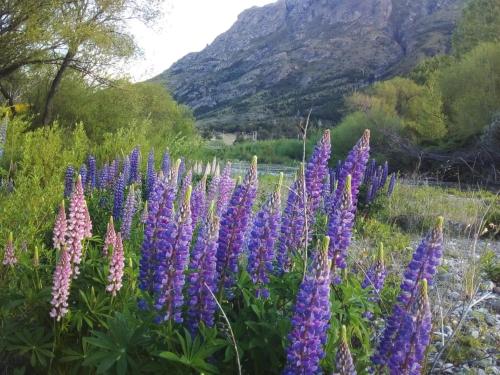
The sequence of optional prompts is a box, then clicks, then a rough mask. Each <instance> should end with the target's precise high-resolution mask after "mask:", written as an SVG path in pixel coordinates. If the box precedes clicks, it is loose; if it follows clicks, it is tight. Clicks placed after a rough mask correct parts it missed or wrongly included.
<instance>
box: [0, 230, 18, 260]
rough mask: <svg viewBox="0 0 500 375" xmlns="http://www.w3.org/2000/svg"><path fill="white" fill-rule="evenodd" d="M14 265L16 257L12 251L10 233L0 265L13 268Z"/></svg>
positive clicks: (12, 241)
mask: <svg viewBox="0 0 500 375" xmlns="http://www.w3.org/2000/svg"><path fill="white" fill-rule="evenodd" d="M16 263H17V257H16V253H15V250H14V236H13V235H12V232H10V233H9V238H8V239H7V243H6V244H5V251H4V254H3V261H2V264H3V265H4V266H14V265H15V264H16Z"/></svg>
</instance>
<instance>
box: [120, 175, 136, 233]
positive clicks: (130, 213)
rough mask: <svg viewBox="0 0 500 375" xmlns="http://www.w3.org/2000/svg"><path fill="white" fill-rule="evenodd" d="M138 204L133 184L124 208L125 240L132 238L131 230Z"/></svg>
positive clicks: (122, 227) (122, 228)
mask: <svg viewBox="0 0 500 375" xmlns="http://www.w3.org/2000/svg"><path fill="white" fill-rule="evenodd" d="M136 205H137V201H136V197H135V191H134V186H133V185H132V186H131V187H130V189H129V191H128V195H127V200H126V202H125V207H124V208H123V220H122V225H121V233H122V236H123V239H124V240H128V239H129V238H130V230H131V229H132V221H133V219H134V215H135V211H136Z"/></svg>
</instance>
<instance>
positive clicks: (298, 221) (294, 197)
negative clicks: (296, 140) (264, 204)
mask: <svg viewBox="0 0 500 375" xmlns="http://www.w3.org/2000/svg"><path fill="white" fill-rule="evenodd" d="M303 191H304V165H303V164H301V165H300V168H299V170H298V171H297V177H296V179H295V182H294V183H293V185H292V186H291V188H290V191H289V192H288V198H287V201H286V206H285V210H284V212H283V215H282V217H281V228H280V236H279V239H278V248H277V254H276V260H277V270H278V273H283V272H289V271H290V270H291V269H292V257H293V255H294V254H295V253H297V252H298V251H299V250H300V248H302V247H303V246H304V240H305V223H304V222H305V220H304V195H303Z"/></svg>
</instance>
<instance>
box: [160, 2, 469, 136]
mask: <svg viewBox="0 0 500 375" xmlns="http://www.w3.org/2000/svg"><path fill="white" fill-rule="evenodd" d="M463 2H464V0H413V1H411V0H279V1H277V2H275V3H273V4H270V5H266V6H263V7H253V8H250V9H248V10H245V11H244V12H243V13H241V14H240V15H239V17H238V20H237V21H236V23H235V24H234V25H233V26H232V27H231V28H230V29H229V30H228V31H227V32H225V33H224V34H222V35H220V36H219V37H217V38H216V39H215V40H214V42H213V43H212V44H210V45H209V46H207V47H206V48H205V49H204V50H202V51H201V52H197V53H191V54H189V55H187V56H185V57H184V58H182V59H181V60H179V61H178V62H176V63H175V64H173V65H172V67H171V68H170V69H168V70H166V71H165V72H163V73H162V74H160V75H159V76H158V77H156V78H154V80H155V81H158V82H161V83H164V84H165V85H166V86H167V88H168V89H169V90H171V91H172V93H173V95H174V97H175V99H176V100H178V101H179V102H181V103H183V104H187V105H188V106H189V107H191V108H192V109H193V111H194V114H195V116H196V118H197V121H198V123H199V125H200V126H202V127H209V128H214V129H218V130H227V131H234V130H247V131H248V130H259V132H260V134H265V135H268V136H269V135H271V134H272V135H276V134H278V133H280V134H284V133H290V132H291V131H292V130H291V129H293V128H294V126H295V125H296V123H297V116H301V115H303V114H305V113H306V112H307V111H308V110H309V109H310V108H312V115H313V117H314V118H315V119H317V120H321V121H322V122H323V123H331V122H335V121H336V120H338V119H339V117H340V113H341V109H342V103H343V100H342V98H343V96H344V94H346V93H349V92H352V91H353V90H356V89H358V88H360V87H363V86H365V85H367V84H370V83H372V82H374V81H376V80H379V79H382V78H386V77H390V76H392V75H395V74H398V73H401V72H405V71H408V70H409V69H410V68H411V67H412V66H414V65H415V64H416V63H417V62H418V61H419V60H420V59H421V58H422V57H424V56H433V55H436V54H440V53H444V52H446V51H447V50H448V49H449V46H450V36H451V32H452V30H453V27H454V23H455V20H456V19H457V17H458V16H459V14H460V8H461V5H462V4H463Z"/></svg>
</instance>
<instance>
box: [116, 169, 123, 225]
mask: <svg viewBox="0 0 500 375" xmlns="http://www.w3.org/2000/svg"><path fill="white" fill-rule="evenodd" d="M124 194H125V177H124V175H123V174H121V175H120V176H119V177H118V180H117V181H116V184H115V189H114V197H113V217H114V219H115V221H117V222H118V221H119V220H120V219H121V217H122V209H123V196H124Z"/></svg>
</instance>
